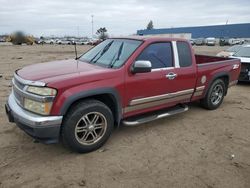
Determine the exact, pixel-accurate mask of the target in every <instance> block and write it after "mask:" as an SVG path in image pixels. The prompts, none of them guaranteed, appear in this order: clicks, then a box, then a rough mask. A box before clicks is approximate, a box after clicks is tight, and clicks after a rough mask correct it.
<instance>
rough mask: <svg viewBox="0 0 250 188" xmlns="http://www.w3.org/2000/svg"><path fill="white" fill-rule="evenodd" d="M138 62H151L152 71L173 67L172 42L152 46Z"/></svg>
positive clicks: (143, 53) (142, 54)
mask: <svg viewBox="0 0 250 188" xmlns="http://www.w3.org/2000/svg"><path fill="white" fill-rule="evenodd" d="M136 60H146V61H150V62H151V64H152V69H158V68H166V67H173V57H172V45H171V43H170V42H161V43H153V44H150V45H149V46H148V47H146V48H145V49H144V50H143V51H142V53H141V54H140V55H139V56H138V57H137V59H136Z"/></svg>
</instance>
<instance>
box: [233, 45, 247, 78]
mask: <svg viewBox="0 0 250 188" xmlns="http://www.w3.org/2000/svg"><path fill="white" fill-rule="evenodd" d="M231 57H232V58H237V59H240V61H241V71H240V76H239V81H244V82H250V45H249V44H248V45H244V46H242V47H241V48H240V49H239V50H238V51H237V52H236V53H234V54H233V55H232V56H231Z"/></svg>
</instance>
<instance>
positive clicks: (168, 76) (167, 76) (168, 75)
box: [166, 72, 177, 80]
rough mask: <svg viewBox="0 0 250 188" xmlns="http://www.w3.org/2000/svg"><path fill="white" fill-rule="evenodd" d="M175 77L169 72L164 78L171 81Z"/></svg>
mask: <svg viewBox="0 0 250 188" xmlns="http://www.w3.org/2000/svg"><path fill="white" fill-rule="evenodd" d="M176 77H177V74H175V73H173V72H170V73H168V74H167V75H166V78H168V79H169V80H173V79H175V78H176Z"/></svg>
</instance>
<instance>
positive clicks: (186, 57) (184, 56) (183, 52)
mask: <svg viewBox="0 0 250 188" xmlns="http://www.w3.org/2000/svg"><path fill="white" fill-rule="evenodd" d="M176 45H177V51H178V57H179V64H180V67H189V66H192V52H191V49H190V46H189V44H188V43H187V42H183V41H177V43H176Z"/></svg>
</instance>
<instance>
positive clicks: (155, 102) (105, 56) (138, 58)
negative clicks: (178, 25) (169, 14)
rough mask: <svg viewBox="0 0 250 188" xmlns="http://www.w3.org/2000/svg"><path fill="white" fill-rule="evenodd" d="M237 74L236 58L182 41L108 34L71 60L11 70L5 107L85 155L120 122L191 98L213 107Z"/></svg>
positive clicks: (169, 111) (175, 108)
mask: <svg viewBox="0 0 250 188" xmlns="http://www.w3.org/2000/svg"><path fill="white" fill-rule="evenodd" d="M239 73H240V61H239V60H238V59H230V58H223V57H211V56H203V55H195V54H194V52H193V49H192V47H191V45H190V43H189V42H188V41H186V40H182V39H168V38H143V37H134V38H132V37H131V38H113V39H112V38H111V39H107V40H105V41H104V42H102V43H101V44H99V45H97V46H96V47H94V48H92V49H90V50H89V51H88V52H86V53H85V54H83V55H82V56H80V57H79V58H77V59H76V60H74V59H72V60H63V61H55V62H49V63H41V64H35V65H31V66H27V67H24V68H22V69H20V70H17V71H16V72H15V73H14V78H13V81H12V82H13V90H12V93H11V94H10V96H9V98H8V102H7V104H6V112H7V115H8V117H9V121H10V122H15V123H16V124H17V126H18V127H20V128H21V129H23V130H24V131H25V132H26V133H27V134H29V135H31V136H32V137H34V138H35V139H37V140H39V141H41V142H44V143H55V142H58V141H59V138H61V139H62V141H63V142H64V143H65V144H66V145H67V146H69V147H70V148H71V149H73V150H75V151H78V152H89V151H93V150H96V149H97V148H99V147H101V146H102V145H103V144H104V143H105V142H106V141H107V139H108V138H109V136H110V134H111V132H112V130H113V128H114V127H116V126H118V125H120V124H125V125H129V126H133V125H138V124H140V123H145V122H148V121H152V120H155V119H159V118H163V117H167V116H170V115H173V114H177V113H181V112H185V111H187V110H188V106H187V104H188V103H190V102H192V101H201V104H202V106H203V107H205V108H207V109H209V110H213V109H216V108H218V107H219V106H220V104H221V103H222V101H223V98H224V96H225V95H226V94H227V90H228V88H229V87H230V86H232V85H235V84H236V83H237V79H238V76H239Z"/></svg>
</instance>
